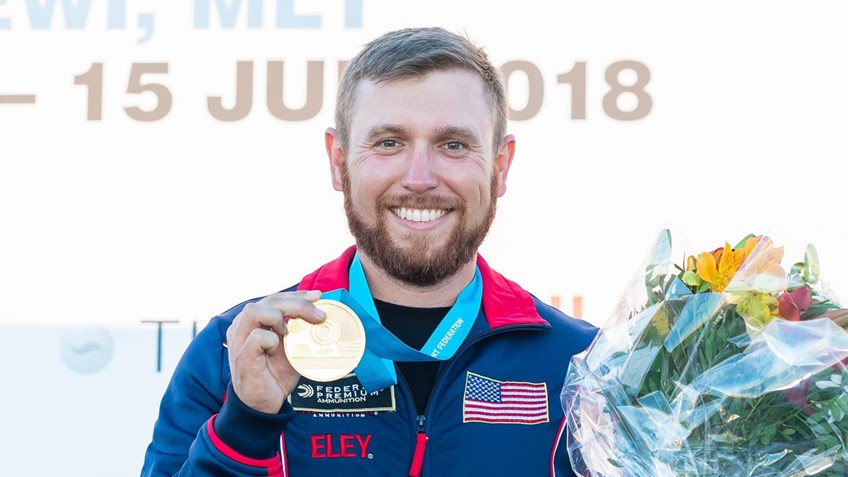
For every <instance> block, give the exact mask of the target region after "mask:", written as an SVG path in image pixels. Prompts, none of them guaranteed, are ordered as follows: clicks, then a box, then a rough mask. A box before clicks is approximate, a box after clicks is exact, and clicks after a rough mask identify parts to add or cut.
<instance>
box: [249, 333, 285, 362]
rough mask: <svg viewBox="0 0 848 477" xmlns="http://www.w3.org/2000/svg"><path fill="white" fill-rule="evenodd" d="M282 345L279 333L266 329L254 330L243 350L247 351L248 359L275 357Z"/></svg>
mask: <svg viewBox="0 0 848 477" xmlns="http://www.w3.org/2000/svg"><path fill="white" fill-rule="evenodd" d="M281 343H282V341H281V339H280V335H279V334H277V332H275V331H272V330H268V329H265V328H254V329H253V331H251V332H250V334H248V335H247V339H246V340H244V345H243V347H242V349H244V350H245V351H246V353H247V354H246V356H245V357H246V358H248V359H250V358H256V357H259V356H262V355H263V354H267V355H270V356H274V355H275V354H277V351H278V350H279V349H280V344H281Z"/></svg>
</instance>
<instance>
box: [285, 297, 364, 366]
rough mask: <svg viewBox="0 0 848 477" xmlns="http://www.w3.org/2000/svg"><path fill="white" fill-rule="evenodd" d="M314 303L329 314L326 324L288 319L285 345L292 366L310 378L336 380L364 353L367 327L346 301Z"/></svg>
mask: <svg viewBox="0 0 848 477" xmlns="http://www.w3.org/2000/svg"><path fill="white" fill-rule="evenodd" d="M315 306H316V307H318V308H319V309H321V310H323V311H324V312H325V313H326V314H327V318H326V319H325V320H324V322H323V323H319V324H312V323H309V322H308V321H306V320H302V319H299V318H294V319H291V320H289V322H288V329H289V333H288V334H287V335H286V336H285V337H284V338H283V347H284V349H285V352H286V356H287V357H288V359H289V362H290V363H291V365H292V367H293V368H294V369H295V370H296V371H297V372H298V373H300V374H301V376H304V377H306V378H308V379H311V380H313V381H319V382H328V381H335V380H337V379H340V378H343V377H344V376H347V375H348V374H350V372H351V371H353V369H354V368H356V366H357V365H358V364H359V360H360V359H362V354H363V353H364V352H365V329H364V328H363V327H362V323H361V322H360V321H359V317H357V316H356V314H355V313H354V312H353V310H351V309H350V308H349V307H348V306H347V305H345V304H344V303H341V302H338V301H334V300H318V301H316V302H315Z"/></svg>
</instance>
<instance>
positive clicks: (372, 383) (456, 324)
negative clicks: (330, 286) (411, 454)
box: [322, 254, 483, 392]
mask: <svg viewBox="0 0 848 477" xmlns="http://www.w3.org/2000/svg"><path fill="white" fill-rule="evenodd" d="M349 279H350V293H348V292H347V291H345V290H343V289H338V290H333V291H330V292H327V293H324V294H323V295H322V298H326V299H330V300H336V301H340V302H342V303H344V304H345V305H347V306H349V307H350V308H351V309H352V310H353V311H354V313H356V315H357V316H359V319H360V321H362V326H363V328H365V336H366V339H365V353H364V354H363V356H362V359H361V360H360V361H359V365H358V366H357V367H356V376H357V377H358V378H359V381H360V382H361V383H362V386H363V387H364V388H365V389H366V390H367V391H368V392H374V391H377V390H380V389H383V388H386V387H389V386H391V385H394V384H397V374H396V372H395V366H394V362H395V361H446V360H448V359H450V358H451V357H453V355H454V353H456V350H458V349H459V347H460V345H462V343H463V342H464V341H465V338H466V337H467V336H468V332H469V331H470V330H471V327H472V325H473V324H474V320H475V319H476V318H477V314H478V313H479V311H480V303H481V301H482V299H483V281H482V279H481V278H480V270H479V269H476V270H475V271H474V279H473V280H471V283H469V284H468V285H467V286H466V287H465V288H464V289H463V290H462V292H461V293H460V294H459V296H458V297H457V299H456V303H455V304H454V305H453V307H452V308H451V309H450V310H449V311H448V313H447V314H446V315H445V317H444V318H442V321H441V322H440V323H439V325H438V326H437V327H436V329H435V330H434V331H433V334H432V335H430V338H429V339H428V340H427V342H426V343H424V346H422V347H421V349H420V350H416V349H413V348H410V347H409V346H407V345H406V344H404V343H403V342H402V341H401V340H399V339H398V338H397V337H396V336H395V335H393V334H392V333H391V332H390V331H389V330H387V329H386V328H385V327H383V325H382V323H381V322H380V316H379V314H378V313H377V307H376V306H375V305H374V299H373V298H372V297H371V290H370V289H369V288H368V282H367V281H366V279H365V272H364V271H363V270H362V262H361V261H360V260H359V254H356V256H354V258H353V263H351V266H350V271H349Z"/></svg>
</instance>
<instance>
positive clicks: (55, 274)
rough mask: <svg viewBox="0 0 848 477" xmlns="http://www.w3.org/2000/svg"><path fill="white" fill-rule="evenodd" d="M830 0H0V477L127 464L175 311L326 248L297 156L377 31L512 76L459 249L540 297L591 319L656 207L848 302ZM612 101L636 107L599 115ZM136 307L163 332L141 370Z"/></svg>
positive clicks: (181, 327) (837, 49) (311, 143)
mask: <svg viewBox="0 0 848 477" xmlns="http://www.w3.org/2000/svg"><path fill="white" fill-rule="evenodd" d="M554 5H556V6H554ZM207 10H208V12H209V16H208V27H207V26H204V25H205V23H206V16H205V15H204V12H205V11H207ZM846 13H848V7H846V6H845V4H844V2H841V1H837V0H831V1H819V2H803V3H802V2H800V1H792V2H790V1H774V0H769V1H765V0H755V1H746V2H739V1H729V0H713V1H709V2H706V1H699V2H674V1H670V0H669V1H659V0H651V1H641V2H631V1H623V0H619V1H604V2H576V1H568V2H547V1H541V0H525V1H522V2H520V3H500V2H486V1H465V2H457V1H447V0H431V1H428V2H392V1H389V0H325V1H320V2H319V1H311V0H279V1H271V0H266V1H261V0H244V1H240V2H238V1H234V0H229V1H224V0H221V1H218V0H192V1H185V0H183V1H179V2H175V1H167V0H89V1H84V0H77V1H70V0H67V1H64V2H62V1H46V0H40V1H38V0H0V227H2V233H0V337H2V339H3V343H4V345H3V346H2V348H0V366H2V375H3V376H4V377H5V378H6V381H5V384H4V385H3V386H0V404H2V406H0V408H2V411H0V429H3V431H4V432H3V433H2V435H0V474H2V475H15V476H28V475H32V476H40V475H53V474H56V473H61V474H63V475H73V476H86V477H87V476H104V477H105V476H109V477H113V476H116V475H135V474H137V473H138V469H139V468H140V465H141V458H142V454H143V451H144V446H145V445H146V443H147V440H148V439H149V436H150V430H151V427H152V421H153V419H154V416H155V412H156V407H157V405H158V400H159V397H160V396H161V393H162V391H163V390H164V386H165V385H166V384H167V377H168V375H169V373H170V371H171V370H172V369H173V366H174V365H175V364H176V359H178V357H179V355H180V353H181V352H182V350H183V349H184V347H185V345H186V344H187V343H188V340H189V339H190V337H191V330H190V326H191V324H192V322H194V321H197V322H198V324H199V325H200V326H202V325H203V324H205V323H206V321H207V320H208V319H209V318H210V317H211V316H213V315H215V314H217V313H219V312H221V311H223V310H225V309H227V308H229V307H230V306H232V305H233V304H235V303H238V302H240V301H242V300H244V299H247V298H250V297H254V296H259V295H264V294H267V293H270V292H273V291H276V290H279V289H282V288H285V287H287V286H289V285H291V284H293V283H295V282H297V281H298V280H299V279H300V278H301V277H302V276H303V275H304V274H306V273H308V272H310V271H311V270H313V269H314V268H315V267H316V266H317V265H319V264H321V263H323V262H325V261H327V260H329V259H331V258H333V257H335V256H336V255H337V254H338V253H339V252H340V251H341V250H342V248H343V247H345V246H347V245H349V244H350V243H352V239H351V238H350V235H349V233H348V231H347V226H346V223H345V220H344V214H343V211H342V200H341V195H340V194H339V193H337V192H335V191H334V190H333V189H332V188H331V186H330V181H329V176H328V167H327V162H326V158H325V155H324V151H323V131H324V128H325V127H326V126H328V125H331V123H332V113H333V105H332V99H333V97H334V93H335V88H336V78H337V75H338V62H339V61H344V60H347V59H349V58H351V57H352V56H353V55H354V54H355V53H356V52H357V51H358V50H359V48H360V47H361V45H363V44H364V43H366V42H367V41H369V40H370V39H372V38H374V37H376V36H378V35H380V34H382V33H383V32H385V31H388V30H392V29H396V28H400V27H406V26H430V25H440V26H443V27H445V28H447V29H449V30H451V31H455V32H460V33H463V32H464V33H466V34H467V35H468V36H469V37H471V38H472V39H474V40H475V41H476V42H478V43H479V44H481V45H483V46H485V47H486V49H487V51H488V52H489V53H490V55H491V57H492V59H493V61H494V63H495V64H498V65H502V64H507V63H508V62H515V61H520V62H523V63H522V64H523V65H524V70H522V71H524V72H527V71H529V72H530V73H531V74H530V75H529V76H528V75H526V74H525V73H524V72H522V71H518V72H515V73H513V74H511V75H510V77H509V95H510V104H511V106H512V108H513V109H514V110H516V112H517V113H516V114H517V116H516V117H515V118H514V120H513V121H511V123H510V132H512V133H513V134H515V136H516V137H517V139H518V149H517V153H516V158H515V162H514V164H513V168H512V171H511V173H510V177H509V183H508V192H507V194H506V196H504V198H503V199H501V201H500V202H499V210H498V218H497V219H496V221H495V225H494V227H493V229H492V232H491V233H490V236H489V238H488V239H487V241H486V242H485V244H484V246H483V250H482V253H483V254H484V256H485V257H486V258H487V260H488V261H489V262H490V263H491V264H493V266H494V267H495V268H497V269H498V270H499V271H501V272H502V273H504V274H505V275H507V276H508V277H510V278H512V279H513V280H515V281H517V282H518V283H520V284H521V285H522V286H524V287H525V288H527V289H528V290H530V291H532V292H534V293H535V294H536V295H538V296H539V297H541V298H543V299H548V298H549V297H551V296H553V295H561V296H563V309H564V310H565V311H567V312H568V311H571V308H570V297H571V296H574V295H580V296H583V297H584V308H583V314H584V317H585V318H586V319H588V320H590V321H592V322H593V323H601V322H602V321H603V320H604V319H605V318H606V315H607V314H608V312H609V311H610V310H611V309H612V307H613V304H614V301H615V300H616V299H617V297H618V296H619V294H620V293H621V292H622V291H623V288H624V286H625V285H626V283H627V281H628V280H629V278H630V276H631V275H632V273H633V272H634V271H635V270H636V268H637V266H638V265H639V263H640V262H641V261H642V259H643V257H644V256H645V254H647V252H648V251H649V248H650V245H651V243H652V241H653V239H654V238H655V236H656V234H657V232H658V231H659V229H660V228H661V227H663V226H665V225H669V224H672V225H674V226H675V227H676V230H678V231H679V232H681V233H683V234H685V235H686V236H687V237H688V239H689V241H690V242H692V244H693V245H694V246H695V248H696V249H697V250H693V251H701V250H707V249H712V248H715V247H717V246H720V245H722V244H723V243H724V241H725V240H726V241H729V242H731V244H733V243H735V242H736V241H737V240H739V239H740V238H741V237H743V236H744V235H746V234H747V233H749V232H754V233H769V234H771V235H772V236H773V237H774V238H775V239H776V240H777V241H778V242H780V243H784V244H786V245H787V247H788V248H787V261H794V259H798V258H800V250H801V248H802V247H803V245H805V244H806V243H807V242H813V243H815V244H816V246H817V247H818V249H819V255H820V257H821V259H822V261H823V265H822V268H823V275H824V277H825V279H827V280H828V281H829V282H830V284H831V287H832V288H833V289H834V290H835V291H836V292H837V293H840V292H841V293H842V296H843V297H844V296H846V295H848V252H846V250H845V247H844V243H845V238H846V237H848V225H846V222H845V220H844V215H845V210H846V205H845V204H846V201H845V192H844V191H845V186H844V184H845V180H844V175H843V173H842V172H841V170H842V169H843V168H842V167H840V163H841V162H842V161H844V160H845V159H846V152H847V151H848V145H846V140H845V131H846V126H848V119H846V118H848V116H846V111H848V88H846V87H845V80H846V73H848V60H846V55H845V52H844V45H846V44H848V30H846V28H845V24H844V19H845V18H846V16H845V14H846ZM139 25H140V26H139ZM280 61H282V62H284V65H285V66H284V68H285V69H284V73H283V101H284V102H285V103H286V105H287V106H288V107H289V108H291V109H298V108H300V107H301V106H303V105H304V104H305V103H306V102H307V89H308V88H307V80H306V78H307V62H310V61H312V62H318V63H320V64H323V66H324V77H323V81H322V82H320V83H318V82H317V81H315V80H314V79H313V83H310V84H309V87H310V88H312V89H310V90H309V91H311V93H312V94H313V95H314V94H317V93H318V90H317V89H315V85H316V84H321V85H322V90H321V91H322V93H323V101H322V102H321V103H320V108H319V109H318V110H317V113H316V114H315V115H314V116H313V117H310V118H309V119H294V120H293V119H291V118H289V119H284V120H281V119H278V118H277V117H275V116H274V115H273V114H272V113H271V112H270V111H269V109H268V107H266V98H267V94H266V86H267V83H268V80H267V73H268V70H269V69H273V68H274V67H273V66H271V67H269V66H268V63H269V62H271V63H272V64H273V63H276V62H280ZM622 61H623V62H627V63H625V64H626V65H630V66H634V65H635V66H636V67H637V68H639V71H636V70H633V69H629V68H624V69H623V71H621V73H620V74H619V75H618V77H617V78H614V79H613V80H612V83H613V84H615V83H620V84H622V85H624V86H623V87H624V88H625V91H628V89H627V88H628V86H627V85H631V84H633V83H634V82H635V83H636V86H635V87H634V88H635V89H630V90H629V91H637V92H638V95H637V94H633V93H627V92H625V93H623V94H616V91H615V86H610V84H608V82H607V80H606V78H605V75H606V74H607V73H608V72H613V73H614V72H615V70H616V68H617V66H616V65H621V63H620V62H622ZM237 62H244V63H247V62H252V65H253V71H254V77H253V82H252V84H253V98H252V108H251V109H250V111H249V112H248V113H247V114H246V115H245V116H244V117H243V118H241V119H238V120H233V121H221V120H219V119H216V118H215V117H214V116H213V114H212V113H211V112H210V109H209V106H208V103H207V98H208V97H221V105H222V106H223V107H224V108H232V107H233V105H234V104H235V101H236V64H237ZM150 63H153V64H154V65H153V66H150V65H147V66H145V65H146V64H150ZM98 64H99V65H102V66H100V67H98V66H97V65H98ZM511 64H515V63H511ZM165 65H166V66H165ZM581 65H583V66H582V67H584V68H585V73H581V70H580V68H581ZM98 68H102V69H100V70H98ZM166 71H167V72H166ZM569 72H571V73H570V74H569V75H568V76H567V77H564V76H565V75H566V74H567V73H569ZM142 73H143V74H142ZM646 73H649V74H650V79H649V80H648V76H647V75H646ZM536 74H538V77H536V76H535V75H536ZM313 78H314V77H313ZM528 78H530V79H528ZM581 79H582V80H583V81H584V82H583V83H581V81H580V80H581ZM646 80H647V84H646V85H644V86H640V85H642V84H644V83H645V81H646ZM566 83H568V84H566ZM145 84H147V85H148V86H147V88H150V89H151V91H148V92H144V93H142V94H137V92H138V89H134V88H144V87H145V86H143V85H145ZM151 84H152V85H151ZM581 84H582V87H581ZM157 85H158V86H157ZM571 85H573V87H572V86H571ZM272 86H274V87H275V88H279V87H280V85H279V83H278V82H277V81H272ZM239 88H240V91H242V92H244V91H247V84H246V83H241V86H240V87H239ZM611 89H612V96H613V99H617V102H613V103H610V104H608V105H607V107H606V109H605V108H604V106H603V104H604V97H605V96H607V95H608V94H609V93H610V91H611ZM142 90H143V89H142ZM156 91H158V92H159V94H160V95H162V96H160V97H159V99H160V100H159V101H157V95H156ZM573 92H574V94H572V93H573ZM168 97H169V98H170V101H167V98H168ZM648 97H649V98H650V106H647V103H646V101H647V98H648ZM162 99H165V100H164V101H162ZM313 100H314V97H313ZM535 101H539V102H538V103H536V102H535ZM168 104H170V107H167V105H168ZM241 105H242V108H243V107H244V103H241ZM534 105H537V106H538V109H537V107H536V106H534ZM584 105H585V119H573V118H572V117H573V116H580V109H581V107H582V106H584ZM134 107H135V108H139V111H140V112H133V110H132V109H130V112H129V113H128V112H127V111H125V108H134ZM213 109H214V108H213ZM634 109H635V110H636V111H637V112H641V113H645V112H647V114H645V115H644V116H643V117H640V118H638V119H632V120H622V119H617V117H622V116H627V115H628V112H629V111H633V110H634ZM242 112H246V111H245V110H242ZM219 116H220V115H219ZM637 116H638V114H637ZM88 118H91V119H88ZM98 118H99V119H98ZM139 118H141V119H145V118H146V120H139ZM843 300H844V298H843ZM142 320H176V321H178V322H179V324H178V325H169V326H166V327H165V329H166V330H167V331H166V333H165V336H164V337H163V349H164V351H163V359H162V369H161V371H160V372H157V370H156V343H157V337H156V328H155V327H154V326H152V325H141V321H142ZM78 327H85V328H84V330H87V331H84V332H81V334H75V333H77V332H78V331H79V330H78ZM63 349H64V350H65V354H64V355H63V351H62V350H63ZM110 349H111V351H109V350H110ZM69 350H70V351H69ZM69 356H70V357H69ZM86 360H91V362H88V361H86ZM565 365H566V363H563V366H565ZM48 456H49V458H47V457H48Z"/></svg>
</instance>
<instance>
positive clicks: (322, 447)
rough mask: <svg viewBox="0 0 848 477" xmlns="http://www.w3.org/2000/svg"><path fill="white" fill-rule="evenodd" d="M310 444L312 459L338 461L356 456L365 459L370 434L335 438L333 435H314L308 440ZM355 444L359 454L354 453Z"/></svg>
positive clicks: (346, 435) (344, 435) (345, 435)
mask: <svg viewBox="0 0 848 477" xmlns="http://www.w3.org/2000/svg"><path fill="white" fill-rule="evenodd" d="M310 442H311V444H312V458H313V459H338V458H340V457H343V458H355V457H357V456H359V457H361V458H363V459H366V458H367V457H368V445H369V444H370V443H371V434H367V435H365V436H363V435H362V434H340V435H339V436H338V438H336V437H335V436H334V435H333V434H314V435H312V436H311V438H310ZM357 444H358V447H359V452H358V453H357V452H356V450H357V449H356V448H357Z"/></svg>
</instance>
